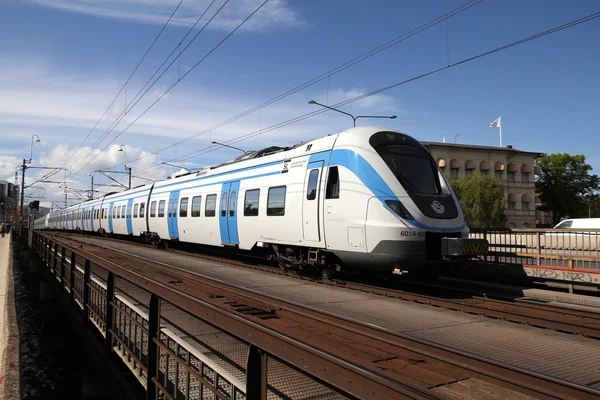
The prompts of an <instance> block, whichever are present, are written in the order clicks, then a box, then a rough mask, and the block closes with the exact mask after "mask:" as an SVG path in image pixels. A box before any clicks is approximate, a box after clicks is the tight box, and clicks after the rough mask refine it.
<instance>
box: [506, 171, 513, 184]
mask: <svg viewBox="0 0 600 400" xmlns="http://www.w3.org/2000/svg"><path fill="white" fill-rule="evenodd" d="M506 180H507V181H509V182H514V181H515V173H514V172H507V173H506Z"/></svg>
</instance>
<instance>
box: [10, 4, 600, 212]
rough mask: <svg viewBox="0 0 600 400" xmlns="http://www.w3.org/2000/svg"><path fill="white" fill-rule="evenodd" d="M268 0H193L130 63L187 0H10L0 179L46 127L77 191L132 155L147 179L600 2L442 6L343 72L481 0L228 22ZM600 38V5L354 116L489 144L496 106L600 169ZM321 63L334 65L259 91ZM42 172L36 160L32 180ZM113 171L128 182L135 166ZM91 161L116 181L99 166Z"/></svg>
mask: <svg viewBox="0 0 600 400" xmlns="http://www.w3.org/2000/svg"><path fill="white" fill-rule="evenodd" d="M262 1H263V0H229V1H227V0H214V2H213V0H208V1H207V0H183V1H182V2H181V5H180V6H179V8H178V9H177V11H176V12H175V14H173V17H172V19H171V21H170V22H169V24H168V25H167V26H166V28H165V29H164V30H163V31H162V33H161V35H160V36H159V37H158V39H157V40H156V42H155V43H154V45H153V47H152V48H151V49H150V51H149V52H148V53H147V55H146V57H145V58H144V60H143V62H141V64H140V65H139V68H137V70H136V71H135V73H133V75H132V72H133V71H134V69H135V68H136V65H138V63H139V62H140V60H141V59H142V56H144V53H146V50H147V49H148V48H149V46H150V45H151V44H152V42H153V41H154V39H155V38H156V37H157V35H158V33H159V31H161V29H162V28H163V26H164V25H165V22H166V21H167V20H168V19H169V17H170V16H171V14H172V13H173V11H174V10H175V8H176V7H177V5H178V4H179V2H180V0H21V1H18V2H14V1H3V2H2V5H1V7H2V14H1V16H0V132H1V136H0V137H1V141H0V179H5V180H10V181H12V180H13V179H14V174H15V171H16V170H17V169H18V168H19V165H20V164H21V163H22V160H23V158H27V159H28V158H29V156H30V151H31V148H32V146H31V143H32V135H34V134H37V135H38V136H39V137H40V139H41V142H39V143H34V146H33V155H32V162H31V166H32V167H35V166H45V167H67V170H65V171H58V172H57V173H56V174H55V175H53V176H52V177H51V178H49V179H50V180H55V181H66V182H67V186H68V187H69V188H71V189H69V190H70V191H71V190H72V191H71V192H70V193H71V194H69V195H68V197H69V199H73V200H70V201H69V203H70V204H71V203H73V202H76V201H77V200H75V199H76V198H77V197H78V195H77V194H76V193H75V192H76V191H77V190H85V189H89V187H90V180H91V177H90V176H89V175H88V174H89V173H91V172H92V171H95V170H114V171H124V167H123V165H124V163H127V166H128V167H131V168H132V171H133V175H134V179H133V181H134V182H133V183H134V185H138V184H143V183H147V182H148V180H147V179H165V178H166V177H167V176H170V175H172V174H173V173H176V172H178V171H179V168H177V167H171V166H167V165H162V164H161V163H162V162H169V163H172V164H175V165H178V166H182V167H185V168H199V167H202V166H206V165H214V164H219V163H221V162H224V161H227V160H229V159H231V158H233V157H236V156H238V155H239V154H241V153H240V152H239V151H237V150H234V149H230V148H226V147H222V146H219V145H212V144H211V142H212V141H218V142H225V143H230V144H232V145H233V146H236V147H240V148H243V149H245V150H255V149H259V148H263V147H267V146H271V145H280V146H283V145H293V144H295V143H297V142H300V141H304V140H310V139H314V138H317V137H321V136H325V135H327V134H331V133H338V132H341V131H343V130H345V129H347V128H349V127H351V126H352V120H351V119H350V118H349V117H347V116H344V115H342V114H338V113H335V112H331V111H329V112H325V113H321V114H318V115H315V116H312V117H311V118H306V119H303V120H301V121H299V122H296V123H293V124H289V125H285V126H282V127H279V128H277V129H271V128H272V127H277V126H278V125H279V124H281V123H282V122H285V121H288V120H291V119H294V118H296V117H299V116H303V115H306V114H308V113H311V112H314V111H318V106H315V105H309V104H308V101H309V100H311V99H314V100H316V101H317V102H320V103H325V104H328V105H335V104H337V103H340V102H342V101H345V100H349V99H352V98H355V97H357V96H360V95H362V94H365V93H370V92H372V91H374V90H377V89H380V88H383V87H386V86H388V85H392V84H395V83H398V82H402V81H405V80H409V79H411V78H414V77H417V76H419V75H422V74H425V73H427V72H430V71H432V70H436V69H438V68H441V67H444V66H447V65H448V64H453V63H457V62H459V61H461V60H463V59H467V58H470V57H472V56H475V55H478V54H480V53H483V52H486V51H488V50H492V49H494V48H497V47H500V46H503V45H505V44H508V43H511V42H514V41H516V40H519V39H522V38H525V37H528V36H530V35H533V34H536V33H539V32H542V31H544V30H547V29H550V28H554V27H556V26H559V25H562V24H564V23H567V22H570V21H572V20H575V19H578V18H581V17H585V16H587V15H590V14H593V13H595V12H598V11H600V5H599V4H598V2H596V1H593V0H587V1H584V0H570V1H568V2H567V1H564V0H528V1H526V2H524V1H520V0H484V1H481V2H473V6H472V7H470V8H468V9H467V10H465V11H464V12H461V13H459V14H457V15H453V16H452V17H451V18H449V19H448V20H447V21H445V20H442V21H441V22H440V23H438V24H435V25H433V26H432V27H431V28H429V29H426V30H424V31H422V32H419V33H417V34H415V35H414V36H412V37H410V38H407V39H406V40H403V41H400V42H399V43H397V44H395V45H393V46H390V47H389V48H387V49H385V50H383V51H381V52H379V53H377V54H375V55H373V56H372V57H369V58H367V59H365V60H364V61H362V62H360V63H357V64H355V65H352V66H350V67H348V68H346V69H344V70H342V71H339V72H334V73H331V72H329V71H331V70H334V69H335V68H336V67H338V66H340V65H343V64H344V63H346V62H348V61H350V60H353V59H355V58H356V57H358V56H360V55H362V54H364V53H366V52H369V51H370V50H372V49H375V48H377V47H379V46H381V45H383V44H385V43H388V42H389V41H391V40H394V39H396V38H399V37H401V36H402V35H404V34H406V33H408V32H410V31H412V30H414V29H416V28H419V27H421V26H423V25H424V24H427V23H428V22H430V21H432V20H434V19H436V18H439V17H441V16H444V15H445V14H446V13H450V12H451V11H452V10H454V9H456V8H458V7H460V6H462V5H465V4H467V3H470V2H469V1H467V0H460V1H459V0H376V1H368V2H367V1H358V0H344V1H342V0H329V1H317V0H305V1H296V2H293V1H288V0H270V1H268V2H267V3H266V4H265V5H264V6H263V7H262V8H260V9H259V10H258V11H257V12H256V13H255V14H254V15H253V16H252V17H251V18H250V19H249V20H248V21H247V22H246V23H244V24H243V25H242V26H241V27H240V28H239V29H238V30H237V31H235V32H234V33H233V34H232V35H231V36H229V37H228V38H226V36H227V35H228V34H230V33H231V32H232V30H233V29H235V28H236V26H238V25H239V24H240V23H242V21H243V20H244V19H245V18H247V17H248V16H249V15H250V14H251V13H252V12H253V11H254V10H255V9H256V8H257V7H258V6H259V5H260V4H261V3H262ZM211 3H212V4H211ZM209 5H210V8H208V11H206V13H205V14H204V17H202V18H201V19H200V22H199V23H198V24H197V25H196V27H194V28H193V29H192V31H191V32H190V33H189V35H188V36H187V37H185V39H184V40H182V38H184V36H185V35H186V32H188V31H189V30H190V28H192V26H193V24H194V23H195V22H196V20H197V19H198V18H199V17H201V15H202V14H203V12H204V11H205V10H207V7H209ZM219 10H220V11H219ZM213 17H214V18H213ZM205 24H206V27H205V28H204V29H202V27H204V26H205ZM194 38H195V39H194ZM225 38H226V40H225V41H224V42H223V43H222V44H221V45H220V46H219V47H217V48H216V49H215V50H214V51H212V49H213V48H214V47H215V46H216V45H217V44H219V42H221V41H222V40H223V39H225ZM192 39H194V40H193V41H192ZM598 43H600V18H598V19H595V20H592V21H590V22H587V23H585V24H581V25H578V26H575V27H573V28H570V29H567V30H564V31H560V32H557V33H555V34H552V35H549V36H545V37H543V38H540V39H538V40H535V41H531V42H529V43H525V44H523V45H520V46H517V47H513V48H510V49H507V50H505V51H501V52H498V53H495V54H492V55H489V56H487V57H483V58H480V59H477V60H474V61H471V62H468V63H464V64H460V65H458V66H455V67H452V68H449V69H445V70H442V71H440V72H438V73H435V74H433V75H429V76H426V77H423V78H421V79H418V80H415V81H411V82H408V83H406V84H403V85H400V86H397V87H395V88H393V89H391V90H387V91H385V92H382V93H380V94H377V95H374V96H371V97H367V98H365V99H363V100H360V101H356V102H353V103H350V104H348V105H344V106H343V107H341V109H342V110H344V111H346V112H350V113H355V114H362V115H373V114H375V115H392V114H393V115H397V116H398V118H397V119H395V120H387V119H380V120H366V119H363V120H359V121H358V123H359V124H361V125H366V124H373V125H378V126H385V127H389V128H391V129H396V130H399V131H402V132H404V133H407V134H409V135H411V136H413V137H415V138H417V139H419V140H430V141H440V142H441V141H442V140H443V139H444V138H445V139H446V141H447V142H453V141H454V140H455V138H456V140H457V141H458V143H463V144H477V145H489V146H499V132H498V129H490V127H489V126H490V123H491V122H492V121H494V120H495V119H496V118H498V117H499V116H501V117H502V134H503V145H504V146H506V145H512V146H513V147H515V148H518V149H522V150H526V151H536V152H542V153H555V152H568V153H572V154H584V155H585V156H586V158H587V161H588V163H590V164H591V165H592V166H593V167H594V171H593V172H595V173H600V155H599V154H600V140H598V139H597V138H598V133H599V128H598V124H597V123H596V119H597V116H598V110H599V109H600V97H599V96H598V89H599V83H600V75H599V74H598V71H600V52H598ZM170 54H171V56H170V57H169V55H170ZM176 57H178V58H176ZM165 60H167V61H166V63H165V64H164V66H163V67H162V69H160V66H161V64H163V62H164V61H165ZM198 62H200V63H199V64H197V63H198ZM168 65H171V66H170V67H169V68H168V69H166V70H165V67H167V66H168ZM157 70H158V71H159V72H158V74H156V75H155V77H154V79H152V80H150V78H151V77H152V75H153V74H154V73H155V71H157ZM163 71H165V72H164V73H162V72H163ZM130 76H131V78H129V77H130ZM158 76H160V79H158V80H156V81H155V79H156V78H157V77H158ZM317 77H323V79H321V80H317V81H316V82H315V83H314V84H312V85H309V86H308V87H306V88H304V89H302V90H299V91H297V92H295V93H292V94H290V95H289V96H286V97H284V98H282V99H281V100H279V101H276V102H272V103H270V104H268V105H266V106H264V107H259V106H260V105H263V104H265V103H267V102H269V101H270V100H272V99H274V98H277V97H278V96H280V95H282V94H284V93H287V92H288V91H290V90H291V89H294V88H296V87H298V86H300V85H302V84H304V83H306V82H310V81H311V80H313V79H314V78H317ZM146 82H150V85H146V86H145V84H146ZM173 85H174V86H173ZM171 87H172V88H171ZM121 88H123V90H121V92H120V94H119V95H118V96H116V95H117V93H119V91H120V89H121ZM169 88H171V89H170V90H169ZM167 90H168V92H167V93H166V94H165V92H166V91H167ZM138 93H140V94H143V96H137V97H136V94H138ZM115 96H116V98H115ZM113 99H115V100H114V102H113ZM138 100H139V101H138ZM111 103H112V104H111ZM153 103H154V105H153V106H152V107H151V108H150V109H148V107H149V106H151V105H152V104H153ZM146 109H148V111H146V112H145V113H144V111H145V110H146ZM253 109H255V111H254V112H251V113H248V114H247V115H245V116H244V117H242V118H239V119H237V120H235V121H233V122H230V123H227V124H225V125H223V124H221V123H223V122H226V121H228V120H229V119H231V118H232V117H235V116H238V115H239V114H242V113H244V112H246V111H249V110H253ZM105 110H106V112H105ZM142 114H143V115H142ZM219 125H220V126H219ZM244 135H246V136H250V137H246V138H245V139H244ZM104 136H105V137H104ZM240 138H241V139H244V140H241V141H239V140H240ZM179 142H180V143H179ZM177 143H179V144H177ZM174 144H177V145H174ZM121 145H124V147H125V151H124V152H123V151H118V150H119V148H120V146H121ZM47 172H48V171H47V170H40V169H28V170H27V173H26V186H28V185H30V184H32V183H34V182H35V181H36V180H38V179H39V178H41V177H42V176H43V175H44V174H46V173H47ZM113 176H114V177H115V178H116V179H117V180H120V181H121V182H126V177H125V175H124V174H114V175H113ZM136 177H140V178H136ZM94 178H95V181H94V182H95V183H96V184H108V183H109V182H108V180H107V178H104V177H103V176H101V175H99V174H97V173H96V174H94ZM142 178H146V179H142ZM19 180H20V178H19ZM38 189H43V190H41V191H38ZM64 190H65V189H64V188H61V187H59V185H58V184H49V183H48V184H43V183H36V184H34V185H33V186H32V187H30V188H27V189H26V195H27V194H28V193H29V194H34V193H35V192H36V191H38V193H37V194H34V196H35V197H37V196H40V197H42V198H41V201H42V205H46V206H49V205H50V204H51V202H52V201H55V202H56V205H57V206H61V205H63V204H64ZM97 190H99V191H109V190H120V189H118V188H111V187H108V186H101V187H97ZM83 195H85V193H84V194H83ZM96 195H98V194H96ZM26 200H27V201H31V200H30V199H29V198H26Z"/></svg>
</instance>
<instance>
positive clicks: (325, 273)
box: [321, 264, 338, 281]
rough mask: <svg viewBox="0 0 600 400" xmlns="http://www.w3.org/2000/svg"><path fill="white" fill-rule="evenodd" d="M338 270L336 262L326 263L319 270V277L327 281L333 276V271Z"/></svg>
mask: <svg viewBox="0 0 600 400" xmlns="http://www.w3.org/2000/svg"><path fill="white" fill-rule="evenodd" d="M337 270H338V265H337V264H328V265H327V266H325V268H323V269H322V270H321V278H323V279H326V280H328V281H330V280H332V279H333V277H334V276H335V273H336V272H337Z"/></svg>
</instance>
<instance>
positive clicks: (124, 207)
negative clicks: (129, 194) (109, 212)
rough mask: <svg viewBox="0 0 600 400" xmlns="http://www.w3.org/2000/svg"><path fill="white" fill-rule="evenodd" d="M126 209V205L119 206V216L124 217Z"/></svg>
mask: <svg viewBox="0 0 600 400" xmlns="http://www.w3.org/2000/svg"><path fill="white" fill-rule="evenodd" d="M126 211H127V206H123V208H121V218H125V212H126Z"/></svg>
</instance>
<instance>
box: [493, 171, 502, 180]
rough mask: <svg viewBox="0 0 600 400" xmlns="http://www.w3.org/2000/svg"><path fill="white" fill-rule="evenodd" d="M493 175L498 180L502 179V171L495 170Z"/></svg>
mask: <svg viewBox="0 0 600 400" xmlns="http://www.w3.org/2000/svg"><path fill="white" fill-rule="evenodd" d="M494 175H495V176H496V179H498V180H501V179H502V171H495V172H494Z"/></svg>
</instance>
